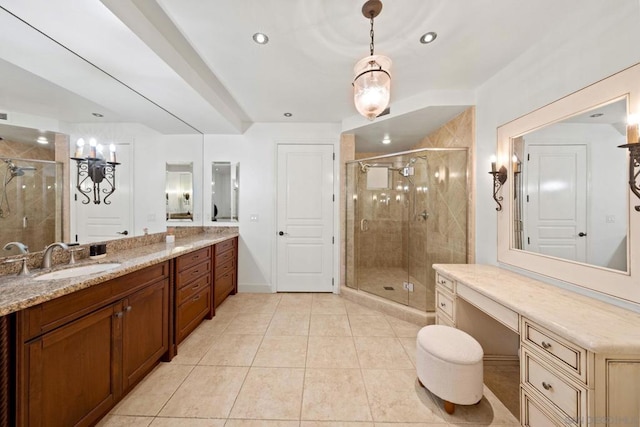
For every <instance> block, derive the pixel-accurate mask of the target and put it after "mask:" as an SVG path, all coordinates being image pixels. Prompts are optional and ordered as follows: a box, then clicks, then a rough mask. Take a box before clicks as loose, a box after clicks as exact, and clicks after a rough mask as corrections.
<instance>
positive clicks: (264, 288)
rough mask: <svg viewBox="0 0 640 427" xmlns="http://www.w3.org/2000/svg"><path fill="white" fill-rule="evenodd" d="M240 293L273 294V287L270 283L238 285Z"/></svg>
mask: <svg viewBox="0 0 640 427" xmlns="http://www.w3.org/2000/svg"><path fill="white" fill-rule="evenodd" d="M238 292H240V293H242V292H246V293H249V294H271V293H273V291H272V290H271V285H269V284H268V283H238Z"/></svg>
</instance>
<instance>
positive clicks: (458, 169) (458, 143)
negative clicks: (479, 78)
mask: <svg viewBox="0 0 640 427" xmlns="http://www.w3.org/2000/svg"><path fill="white" fill-rule="evenodd" d="M475 117H476V109H475V107H469V108H468V109H466V110H465V111H463V112H462V113H461V114H459V115H458V116H457V117H455V118H453V119H452V120H450V121H449V122H447V123H445V124H444V125H443V126H442V127H440V128H439V129H438V130H436V131H435V132H432V133H431V134H429V135H428V136H427V137H425V138H424V139H423V140H422V141H421V142H420V143H419V144H416V145H415V146H413V147H411V149H412V150H417V149H420V148H454V147H456V148H457V147H467V148H469V156H470V157H469V159H467V160H468V165H469V171H468V173H469V187H468V188H469V190H470V191H468V192H467V191H466V190H465V189H466V188H467V182H466V175H465V173H466V171H465V170H463V169H464V164H463V163H462V162H463V161H464V158H459V161H457V162H454V164H452V165H451V170H450V171H449V185H452V188H451V189H449V191H450V193H449V198H448V199H449V200H442V202H444V203H445V206H446V207H447V209H451V210H450V212H451V215H452V218H450V220H451V223H450V224H448V226H447V227H448V228H450V229H451V232H452V233H454V234H453V235H452V236H450V237H451V238H452V239H451V240H450V245H451V246H450V249H451V251H452V252H455V254H452V259H455V260H456V261H446V262H458V263H464V262H468V263H473V262H475V252H474V250H475V221H474V218H475V192H474V191H473V190H474V189H475V178H474V177H475V160H474V158H473V153H474V152H475V149H474V147H475V133H474V129H475V120H476V118H475ZM461 189H462V190H461ZM463 203H466V205H467V207H468V208H467V210H468V212H466V211H465V210H464V209H463V206H462V204H463ZM444 208H445V207H444V206H440V207H439V209H444ZM463 216H464V218H463ZM467 221H469V224H468V226H467ZM442 225H443V224H442ZM461 227H463V228H464V229H468V234H467V251H468V253H465V255H464V256H462V254H461V250H460V249H461V248H460V240H459V239H457V238H455V237H458V233H459V232H460V230H461ZM442 244H444V245H445V249H447V248H449V244H447V243H445V242H444V238H443V239H441V240H440V242H439V245H442ZM437 262H445V261H433V263H434V264H435V263H437ZM434 277H435V276H434Z"/></svg>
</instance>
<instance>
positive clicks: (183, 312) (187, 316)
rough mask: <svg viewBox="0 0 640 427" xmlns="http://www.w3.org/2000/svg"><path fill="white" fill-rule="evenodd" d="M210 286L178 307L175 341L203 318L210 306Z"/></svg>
mask: <svg viewBox="0 0 640 427" xmlns="http://www.w3.org/2000/svg"><path fill="white" fill-rule="evenodd" d="M210 291H211V288H204V289H203V290H202V291H200V292H199V293H197V294H195V295H194V296H192V297H191V298H189V299H188V300H186V301H185V302H184V303H183V304H182V305H180V306H179V307H178V310H177V314H176V329H177V331H176V335H177V339H176V341H177V342H178V343H179V342H180V341H182V340H183V339H184V338H186V337H187V335H189V333H190V332H191V331H193V330H194V329H195V328H196V326H198V325H199V324H200V321H201V320H202V319H204V318H205V316H206V315H207V314H208V313H209V310H210V308H211V292H210Z"/></svg>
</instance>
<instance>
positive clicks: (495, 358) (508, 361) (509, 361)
mask: <svg viewBox="0 0 640 427" xmlns="http://www.w3.org/2000/svg"><path fill="white" fill-rule="evenodd" d="M482 360H483V362H484V364H485V365H520V359H519V358H518V356H517V355H515V356H509V355H502V354H485V355H484V357H483V358H482Z"/></svg>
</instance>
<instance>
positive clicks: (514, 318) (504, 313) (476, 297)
mask: <svg viewBox="0 0 640 427" xmlns="http://www.w3.org/2000/svg"><path fill="white" fill-rule="evenodd" d="M456 289H457V294H458V298H462V299H464V300H465V301H466V302H468V303H470V304H471V305H475V306H476V307H478V308H479V309H480V310H482V311H484V312H485V313H487V314H488V315H489V316H491V317H493V318H494V319H496V320H497V321H499V322H500V323H502V324H503V325H505V326H506V327H508V328H509V329H511V330H513V331H514V332H518V329H519V319H518V313H516V312H515V311H513V310H511V309H510V308H507V307H505V306H504V305H502V304H500V303H498V302H496V301H494V300H492V299H491V298H489V297H487V296H485V295H483V294H481V293H480V292H477V291H475V290H473V289H471V288H470V287H468V286H466V285H464V284H461V283H458V284H457V286H456Z"/></svg>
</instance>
